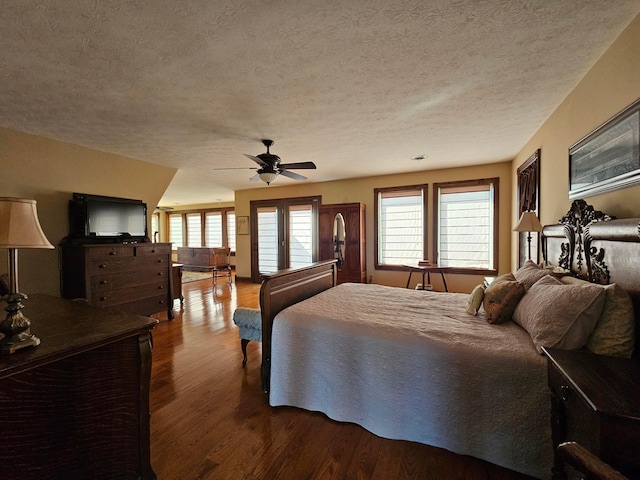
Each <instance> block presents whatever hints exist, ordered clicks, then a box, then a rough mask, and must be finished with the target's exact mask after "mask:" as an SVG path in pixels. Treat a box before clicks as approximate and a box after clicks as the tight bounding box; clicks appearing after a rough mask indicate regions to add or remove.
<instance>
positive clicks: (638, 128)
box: [569, 100, 640, 200]
mask: <svg viewBox="0 0 640 480" xmlns="http://www.w3.org/2000/svg"><path fill="white" fill-rule="evenodd" d="M637 184H640V100H636V101H635V102H634V103H633V104H631V105H630V106H628V107H627V108H625V109H624V110H623V111H622V112H620V113H618V114H617V115H616V116H615V117H613V118H612V119H610V120H608V121H607V122H605V123H604V124H603V125H601V126H599V127H598V128H597V129H595V130H594V131H593V132H591V133H590V134H589V135H587V136H586V137H584V138H583V139H582V140H580V141H579V142H578V143H576V144H575V145H573V146H572V147H571V148H570V149H569V199H570V200H574V199H576V198H583V197H588V196H591V195H597V194H601V193H605V192H609V191H613V190H618V189H620V188H624V187H630V186H632V185H637Z"/></svg>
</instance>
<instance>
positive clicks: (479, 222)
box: [434, 178, 499, 271]
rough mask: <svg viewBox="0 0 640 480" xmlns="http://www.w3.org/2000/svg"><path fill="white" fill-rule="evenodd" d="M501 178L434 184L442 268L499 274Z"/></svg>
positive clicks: (439, 253) (437, 245) (439, 263)
mask: <svg viewBox="0 0 640 480" xmlns="http://www.w3.org/2000/svg"><path fill="white" fill-rule="evenodd" d="M498 184H499V179H497V178H492V179H484V180H475V181H469V182H448V183H440V184H435V185H434V192H435V196H436V214H437V220H436V223H437V228H436V229H435V235H436V238H435V245H436V261H437V263H438V266H440V267H452V268H461V269H479V270H483V271H494V270H495V271H497V258H496V257H497V251H498V250H497V248H498V245H497V241H498V225H497V222H498Z"/></svg>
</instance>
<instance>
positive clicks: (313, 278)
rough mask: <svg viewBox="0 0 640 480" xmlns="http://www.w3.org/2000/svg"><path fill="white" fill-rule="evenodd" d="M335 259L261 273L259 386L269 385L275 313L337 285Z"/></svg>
mask: <svg viewBox="0 0 640 480" xmlns="http://www.w3.org/2000/svg"><path fill="white" fill-rule="evenodd" d="M337 272H338V268H337V265H336V260H325V261H323V262H316V263H312V264H311V265H309V266H307V267H300V268H290V269H286V270H281V271H279V272H275V273H270V274H264V275H263V280H262V285H261V286H260V311H261V312H262V390H263V391H264V392H265V393H268V392H269V389H270V375H271V330H272V327H273V319H274V318H275V316H276V315H277V314H278V313H279V312H281V311H282V310H284V309H285V308H287V307H288V306H290V305H293V304H294V303H298V302H300V301H302V300H305V299H307V298H309V297H312V296H313V295H316V294H317V293H320V292H322V291H324V290H327V289H328V288H331V287H334V286H336V285H337V283H336V279H337Z"/></svg>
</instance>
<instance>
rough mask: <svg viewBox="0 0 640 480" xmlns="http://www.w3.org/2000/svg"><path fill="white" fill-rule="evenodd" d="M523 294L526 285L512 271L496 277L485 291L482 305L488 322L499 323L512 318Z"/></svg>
mask: <svg viewBox="0 0 640 480" xmlns="http://www.w3.org/2000/svg"><path fill="white" fill-rule="evenodd" d="M523 295H524V285H523V284H522V283H521V282H518V281H517V280H516V278H515V277H514V276H513V274H512V273H507V274H505V275H501V276H499V277H498V278H496V279H495V280H494V281H493V282H491V285H489V286H488V287H487V289H486V290H485V291H484V300H483V303H482V306H483V308H484V313H485V317H486V319H487V322H489V323H493V324H498V323H505V322H508V321H509V320H511V317H512V316H513V312H514V310H515V309H516V307H517V306H518V302H520V299H521V298H522V296H523Z"/></svg>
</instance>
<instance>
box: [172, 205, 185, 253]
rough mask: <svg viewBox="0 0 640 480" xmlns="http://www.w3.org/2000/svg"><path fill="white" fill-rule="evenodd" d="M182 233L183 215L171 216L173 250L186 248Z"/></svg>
mask: <svg viewBox="0 0 640 480" xmlns="http://www.w3.org/2000/svg"><path fill="white" fill-rule="evenodd" d="M183 238H184V236H183V233H182V215H181V214H179V213H172V214H170V215H169V241H170V242H171V243H172V244H173V245H172V246H171V247H172V248H178V247H184V241H183Z"/></svg>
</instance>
